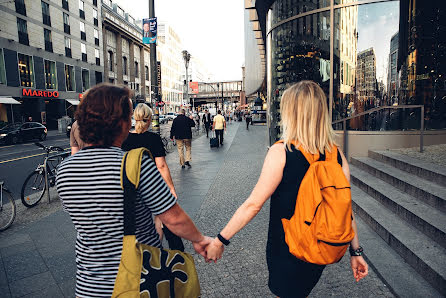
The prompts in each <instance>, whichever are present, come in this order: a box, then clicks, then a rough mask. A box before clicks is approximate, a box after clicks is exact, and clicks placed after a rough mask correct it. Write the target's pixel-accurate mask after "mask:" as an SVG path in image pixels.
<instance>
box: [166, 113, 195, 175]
mask: <svg viewBox="0 0 446 298" xmlns="http://www.w3.org/2000/svg"><path fill="white" fill-rule="evenodd" d="M194 126H195V121H194V120H193V118H192V116H190V117H186V110H185V109H181V111H180V114H179V115H178V116H177V117H176V118H175V119H174V120H173V123H172V128H171V129H170V138H171V139H174V140H175V141H176V142H177V148H178V155H179V156H180V165H181V167H182V168H183V169H184V168H185V166H188V167H189V168H190V167H191V164H190V162H191V161H192V130H191V128H192V127H194ZM184 148H186V158H184Z"/></svg>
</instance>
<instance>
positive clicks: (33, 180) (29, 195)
mask: <svg viewBox="0 0 446 298" xmlns="http://www.w3.org/2000/svg"><path fill="white" fill-rule="evenodd" d="M44 193H45V175H44V174H43V171H42V172H40V171H34V172H32V173H31V174H29V176H28V177H27V178H26V180H25V182H24V183H23V186H22V191H21V193H20V198H21V199H22V203H23V205H25V206H26V207H28V208H31V207H34V206H36V205H37V203H39V201H40V200H41V199H42V197H43V195H44Z"/></svg>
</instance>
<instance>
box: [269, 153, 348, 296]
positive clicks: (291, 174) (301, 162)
mask: <svg viewBox="0 0 446 298" xmlns="http://www.w3.org/2000/svg"><path fill="white" fill-rule="evenodd" d="M285 148H286V147H285ZM291 149H292V151H289V150H288V149H287V148H286V149H285V150H286V162H285V167H284V169H283V177H282V181H281V182H280V184H279V186H278V187H277V189H276V190H275V191H274V193H273V195H272V196H271V202H270V220H269V229H268V241H267V245H266V259H267V263H268V270H269V273H270V275H269V286H270V289H271V291H272V292H273V293H274V294H276V295H279V296H280V297H285V296H288V295H287V294H286V292H283V290H285V289H286V287H288V286H289V287H291V288H290V290H292V291H294V294H295V295H296V294H297V292H298V291H296V290H297V289H296V286H297V285H296V281H297V280H298V279H297V280H296V277H295V275H296V274H300V273H299V272H301V271H305V272H306V273H305V275H306V277H309V278H310V276H309V275H311V272H313V273H314V274H313V275H314V278H313V280H314V284H313V286H314V285H315V284H316V283H317V281H318V280H319V277H320V274H322V270H323V268H324V266H319V265H314V264H309V263H305V262H303V261H300V260H298V259H297V258H296V257H295V256H293V255H292V254H291V253H290V252H289V248H288V245H287V244H286V242H285V233H284V231H283V226H282V218H286V219H291V217H292V216H293V214H294V209H295V207H296V199H297V193H298V191H299V187H300V184H301V182H302V179H303V178H304V176H305V174H306V172H307V170H308V168H309V167H310V164H309V163H308V161H307V160H306V158H305V156H304V155H303V154H302V153H301V152H300V151H299V150H298V149H296V148H295V147H294V146H291ZM319 160H325V155H324V154H322V155H321V156H320V158H319ZM338 162H339V164H340V165H342V159H341V156H340V154H339V152H338ZM288 277H290V278H291V280H294V281H295V282H294V284H292V285H289V284H288V282H285V280H287V279H288ZM310 279H311V278H310ZM301 280H302V279H301ZM305 283H306V284H305V285H304V284H303V285H302V286H303V287H304V288H305V291H306V290H309V291H311V289H312V287H313V286H312V285H311V284H312V282H311V281H310V280H307V281H306V282H305ZM307 288H308V289H307ZM279 290H280V291H281V292H278V291H279ZM303 290H304V289H303ZM308 293H309V292H308ZM296 296H298V295H296ZM303 296H305V295H304V294H303Z"/></svg>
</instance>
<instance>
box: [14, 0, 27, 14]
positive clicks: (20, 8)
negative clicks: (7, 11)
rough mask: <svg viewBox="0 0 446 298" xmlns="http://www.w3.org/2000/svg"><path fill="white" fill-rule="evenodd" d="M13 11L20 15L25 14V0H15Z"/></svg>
mask: <svg viewBox="0 0 446 298" xmlns="http://www.w3.org/2000/svg"><path fill="white" fill-rule="evenodd" d="M14 3H15V11H16V12H17V13H19V14H21V15H24V16H26V5H25V0H15V1H14Z"/></svg>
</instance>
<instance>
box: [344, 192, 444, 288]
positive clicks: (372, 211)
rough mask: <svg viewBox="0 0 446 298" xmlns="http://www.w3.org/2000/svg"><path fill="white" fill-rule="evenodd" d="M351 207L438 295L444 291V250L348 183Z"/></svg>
mask: <svg viewBox="0 0 446 298" xmlns="http://www.w3.org/2000/svg"><path fill="white" fill-rule="evenodd" d="M352 198H353V201H352V202H353V204H352V205H353V209H354V211H355V212H356V213H357V214H358V215H359V216H360V217H361V218H362V219H363V220H364V221H365V222H366V223H367V224H368V225H369V226H370V227H371V228H372V229H373V230H374V231H375V232H376V233H377V234H378V235H379V236H381V238H382V239H384V241H385V242H386V243H387V244H388V245H389V246H390V247H391V248H392V249H394V250H395V251H396V252H397V253H398V254H399V255H400V256H401V257H403V259H404V260H405V261H406V262H407V263H408V264H410V265H411V266H412V267H413V268H414V269H415V270H416V271H417V272H418V273H419V274H420V275H421V276H423V278H424V279H426V280H427V281H428V282H429V283H430V284H431V285H432V286H433V287H434V288H436V289H437V290H438V291H439V292H440V293H441V294H442V295H446V280H445V278H446V258H445V256H446V250H445V249H444V248H443V247H442V246H440V245H439V244H438V243H436V242H434V241H433V240H431V239H430V238H429V237H427V236H426V235H424V234H423V233H422V232H420V231H418V230H417V229H415V228H414V227H412V226H411V225H409V224H407V223H406V222H405V221H404V220H402V219H400V218H399V217H398V216H395V214H394V213H392V212H391V211H390V210H388V209H387V208H385V207H384V206H383V205H381V204H380V203H378V202H377V201H376V200H375V199H373V198H372V197H370V196H369V195H368V194H366V193H365V192H363V191H362V190H360V189H359V188H358V187H356V186H354V185H352Z"/></svg>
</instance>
